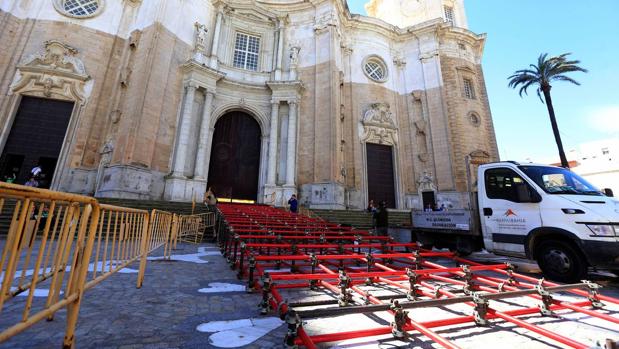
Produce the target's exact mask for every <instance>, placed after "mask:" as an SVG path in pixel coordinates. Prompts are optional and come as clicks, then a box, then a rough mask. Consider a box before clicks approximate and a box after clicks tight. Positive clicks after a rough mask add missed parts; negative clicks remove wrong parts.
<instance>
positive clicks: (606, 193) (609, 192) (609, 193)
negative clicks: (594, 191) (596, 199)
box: [604, 188, 615, 198]
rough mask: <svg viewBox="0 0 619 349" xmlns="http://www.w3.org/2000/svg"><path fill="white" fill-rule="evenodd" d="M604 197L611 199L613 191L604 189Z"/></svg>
mask: <svg viewBox="0 0 619 349" xmlns="http://www.w3.org/2000/svg"><path fill="white" fill-rule="evenodd" d="M604 195H606V196H608V197H609V198H612V197H614V196H615V195H614V194H613V190H612V189H610V188H604Z"/></svg>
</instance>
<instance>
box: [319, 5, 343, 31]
mask: <svg viewBox="0 0 619 349" xmlns="http://www.w3.org/2000/svg"><path fill="white" fill-rule="evenodd" d="M337 26H338V19H337V13H336V12H335V10H334V11H331V12H327V13H324V14H323V15H322V16H320V17H318V18H317V19H316V23H315V24H314V31H316V32H322V31H324V30H325V29H327V28H329V27H337Z"/></svg>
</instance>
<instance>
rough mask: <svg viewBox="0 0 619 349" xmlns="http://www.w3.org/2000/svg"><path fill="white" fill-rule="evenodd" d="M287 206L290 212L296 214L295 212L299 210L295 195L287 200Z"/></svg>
mask: <svg viewBox="0 0 619 349" xmlns="http://www.w3.org/2000/svg"><path fill="white" fill-rule="evenodd" d="M288 205H290V212H292V213H297V210H298V209H299V202H298V201H297V196H296V195H295V194H292V196H291V197H290V200H288Z"/></svg>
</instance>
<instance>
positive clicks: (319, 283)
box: [218, 204, 619, 348]
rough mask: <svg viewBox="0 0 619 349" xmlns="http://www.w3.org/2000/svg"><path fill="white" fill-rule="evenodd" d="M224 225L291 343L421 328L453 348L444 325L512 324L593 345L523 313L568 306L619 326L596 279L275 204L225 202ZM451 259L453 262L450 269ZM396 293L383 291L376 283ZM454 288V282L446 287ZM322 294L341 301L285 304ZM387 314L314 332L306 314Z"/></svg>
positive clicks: (567, 342)
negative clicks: (434, 310) (574, 279)
mask: <svg viewBox="0 0 619 349" xmlns="http://www.w3.org/2000/svg"><path fill="white" fill-rule="evenodd" d="M219 210H220V213H221V214H222V215H223V217H224V219H225V229H223V231H221V232H220V233H219V235H218V243H219V245H220V248H221V251H222V253H223V255H224V256H225V257H226V258H227V259H228V261H229V263H230V265H231V267H232V268H233V269H235V270H237V271H238V277H239V278H247V290H248V291H249V292H254V291H255V292H261V293H262V302H261V303H260V309H261V310H260V311H261V313H262V314H268V313H269V312H271V311H275V312H277V313H278V314H279V315H280V316H281V317H282V319H283V320H285V322H286V323H287V324H288V333H287V335H286V338H285V340H284V343H285V346H286V347H287V348H295V347H297V346H299V345H302V346H304V347H306V348H316V345H317V344H319V343H329V342H338V341H344V340H349V339H355V338H362V337H372V336H380V335H385V334H390V333H391V334H392V335H393V337H395V338H397V339H404V338H407V337H410V336H415V335H416V334H415V333H417V335H418V334H422V335H424V336H426V337H428V338H430V339H431V340H433V341H434V342H436V343H439V344H440V345H441V346H443V347H445V348H458V346H457V345H456V344H454V343H453V342H452V341H450V340H449V339H447V338H445V337H443V336H441V335H439V334H437V332H436V331H435V330H434V329H436V328H439V327H445V326H451V325H457V324H464V323H475V324H477V325H479V326H485V325H488V323H489V320H497V321H505V322H509V323H512V324H514V325H516V326H518V327H520V328H524V329H526V330H528V331H531V332H535V333H537V334H538V335H541V336H543V337H546V338H548V339H551V340H553V341H555V342H558V343H560V344H561V345H562V346H565V347H571V348H590V347H592V346H593V345H594V343H582V342H579V341H578V340H577V339H574V338H570V335H569V334H567V333H563V334H560V333H556V332H553V331H549V330H548V329H545V328H542V327H541V326H538V325H535V324H532V323H530V322H527V321H525V320H522V319H520V318H519V316H522V315H530V314H536V313H538V314H539V313H541V314H542V315H545V316H552V315H554V314H555V312H556V311H557V310H569V311H572V312H578V313H582V314H586V315H588V316H591V317H595V318H598V319H601V320H604V321H607V322H609V323H610V324H612V325H613V326H614V325H618V326H617V331H618V336H619V318H618V317H615V316H612V315H609V314H608V312H605V311H603V310H602V307H603V306H604V302H607V303H614V304H619V300H618V299H615V298H611V297H607V296H603V295H601V294H599V292H598V289H599V286H598V285H597V284H595V283H592V282H589V281H583V282H581V283H578V284H570V285H560V284H555V283H552V282H548V281H545V280H544V279H536V278H533V277H530V276H527V275H523V274H519V273H516V272H514V267H513V266H512V265H510V264H493V265H482V264H479V263H475V262H473V261H469V260H466V259H463V258H460V257H458V256H456V255H455V254H453V253H451V252H435V251H429V250H424V249H420V248H419V247H418V246H417V244H415V243H397V242H394V241H393V240H392V239H391V238H389V237H386V236H375V235H372V234H371V233H370V232H368V231H358V230H354V229H352V228H350V227H342V226H340V225H337V224H333V223H329V222H326V221H323V220H321V219H319V218H310V217H306V216H303V215H298V214H293V213H289V212H285V211H282V210H279V209H275V208H273V207H270V206H262V205H243V204H221V205H219ZM445 265H455V267H447V266H445ZM376 285H385V286H388V287H390V288H392V289H394V290H401V292H397V293H396V292H393V294H389V295H381V296H376V295H372V294H371V292H370V291H368V287H369V286H376ZM446 285H448V286H449V287H445V286H446ZM308 289H311V290H315V291H317V292H326V293H330V294H332V295H334V296H335V297H336V298H337V299H332V300H320V301H305V302H304V301H302V300H301V301H298V302H296V303H287V302H286V301H284V297H283V296H282V292H284V291H285V292H290V291H293V290H308ZM553 294H554V295H557V294H571V295H573V296H578V297H582V300H579V301H577V302H566V301H561V300H557V299H555V298H553ZM519 297H528V298H531V299H533V300H534V301H535V302H537V303H538V305H537V306H535V307H525V306H522V307H519V308H518V309H511V310H505V311H499V310H497V309H496V308H495V307H492V306H491V304H490V302H491V301H492V302H495V301H501V300H504V299H508V298H511V299H516V298H519ZM452 304H466V305H468V306H470V307H471V309H472V310H473V315H463V316H450V317H446V318H444V319H440V320H431V321H424V320H423V319H414V318H411V316H409V315H408V311H407V309H416V308H427V307H440V306H447V305H452ZM377 312H389V313H390V314H391V316H392V321H391V324H390V326H378V327H375V328H371V329H363V330H356V331H348V332H334V333H325V334H317V335H309V334H308V333H307V332H306V331H305V330H304V328H303V326H302V320H307V319H312V318H323V317H335V316H340V315H348V314H368V313H377Z"/></svg>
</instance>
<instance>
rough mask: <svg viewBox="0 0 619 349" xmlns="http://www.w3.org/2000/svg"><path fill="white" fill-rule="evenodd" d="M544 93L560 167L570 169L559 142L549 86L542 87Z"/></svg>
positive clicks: (559, 137) (559, 136) (561, 144)
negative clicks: (557, 149)
mask: <svg viewBox="0 0 619 349" xmlns="http://www.w3.org/2000/svg"><path fill="white" fill-rule="evenodd" d="M542 92H544V99H545V100H546V108H548V115H549V116H550V124H551V125H552V133H554V135H555V142H557V148H559V157H560V158H561V167H564V168H570V164H569V163H568V162H567V157H565V151H563V143H562V142H561V135H560V134H559V126H558V125H557V119H556V118H555V109H554V107H553V106H552V98H551V97H550V86H548V87H542Z"/></svg>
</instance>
